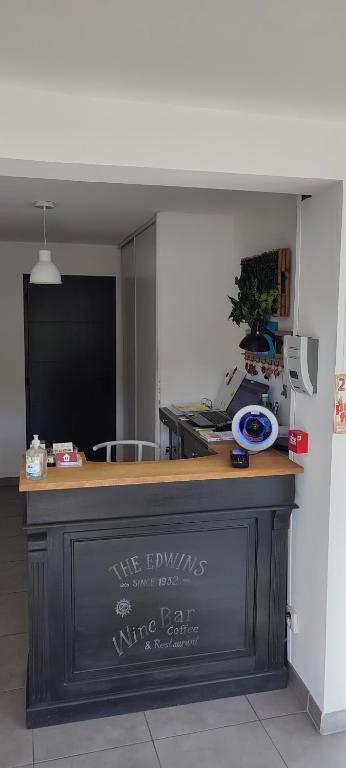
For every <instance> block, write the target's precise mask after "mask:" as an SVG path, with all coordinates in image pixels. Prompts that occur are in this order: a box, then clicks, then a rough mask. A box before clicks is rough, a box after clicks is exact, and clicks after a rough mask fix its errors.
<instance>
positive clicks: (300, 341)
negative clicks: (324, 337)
mask: <svg viewBox="0 0 346 768" xmlns="http://www.w3.org/2000/svg"><path fill="white" fill-rule="evenodd" d="M284 365H285V370H286V374H287V377H288V381H289V384H290V386H291V389H293V390H294V391H295V392H301V393H303V394H305V395H314V394H315V393H316V392H317V370H318V339H312V338H310V337H309V336H284Z"/></svg>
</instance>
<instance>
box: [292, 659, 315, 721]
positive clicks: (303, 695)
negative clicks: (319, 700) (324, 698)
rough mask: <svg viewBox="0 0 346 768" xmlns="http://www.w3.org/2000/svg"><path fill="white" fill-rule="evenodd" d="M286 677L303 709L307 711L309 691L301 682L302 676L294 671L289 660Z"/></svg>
mask: <svg viewBox="0 0 346 768" xmlns="http://www.w3.org/2000/svg"><path fill="white" fill-rule="evenodd" d="M288 679H289V682H290V684H291V687H292V688H293V690H294V693H295V695H296V697H297V699H298V701H299V702H300V703H301V705H302V707H303V709H305V710H306V711H307V709H308V703H309V696H310V691H309V689H308V688H307V687H306V685H305V683H303V681H302V678H301V677H300V675H298V672H296V670H295V669H294V667H292V664H290V663H289V662H288Z"/></svg>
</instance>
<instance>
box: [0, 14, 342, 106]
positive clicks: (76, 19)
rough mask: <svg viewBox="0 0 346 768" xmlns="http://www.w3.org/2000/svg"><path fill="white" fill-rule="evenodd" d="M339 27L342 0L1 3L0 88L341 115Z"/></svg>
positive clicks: (340, 34) (340, 44)
mask: <svg viewBox="0 0 346 768" xmlns="http://www.w3.org/2000/svg"><path fill="white" fill-rule="evenodd" d="M345 28H346V2H345V0H328V1H327V0H286V1H285V0H58V1H57V2H47V0H1V4H0V84H5V85H13V86H18V87H19V86H20V87H30V88H35V89H41V88H43V89H48V90H58V91H65V92H73V93H75V92H82V93H85V94H93V95H96V96H107V97H108V96H110V97H112V98H114V97H120V98H129V99H140V100H154V101H162V102H171V103H181V104H189V105H204V106H213V107H220V108H230V109H237V110H244V111H255V112H270V113H276V114H278V113H280V114H281V113H286V114H294V115H304V116H308V117H321V118H323V119H326V118H327V119H334V118H337V119H339V118H340V119H345V118H346V89H345V73H346V46H345ZM42 119H43V120H44V105H43V109H42Z"/></svg>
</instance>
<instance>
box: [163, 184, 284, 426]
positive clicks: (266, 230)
mask: <svg viewBox="0 0 346 768" xmlns="http://www.w3.org/2000/svg"><path fill="white" fill-rule="evenodd" d="M157 219H158V221H157V249H158V256H157V264H158V328H159V382H160V401H161V403H162V404H165V405H170V403H172V402H184V401H185V402H189V401H190V402H192V401H195V400H196V398H197V401H198V400H199V399H200V398H202V397H209V398H211V399H213V398H214V397H215V395H216V392H217V389H218V387H219V385H220V381H221V377H222V375H223V372H224V371H225V370H227V368H228V367H230V366H231V365H235V364H238V365H239V366H242V367H244V359H243V357H242V356H241V354H240V350H239V341H240V340H241V338H242V337H243V336H244V334H245V326H243V327H242V328H240V329H239V328H237V326H235V325H234V324H233V323H232V322H231V321H229V320H228V319H227V318H228V315H229V313H230V309H231V305H230V302H229V300H228V298H227V296H228V295H237V288H236V286H235V283H234V279H235V277H236V275H239V273H240V261H241V259H242V258H244V257H246V256H252V255H255V254H256V253H261V252H263V251H266V250H270V249H272V248H278V247H280V246H282V247H290V248H291V249H292V253H293V265H292V269H293V276H292V289H293V287H294V253H295V241H296V198H295V197H294V196H288V195H287V196H286V195H270V194H249V195H246V196H243V198H242V199H241V200H239V202H235V203H234V204H233V205H232V208H231V210H230V214H229V215H228V216H226V215H221V216H220V215H214V214H213V215H204V214H203V215H202V214H181V213H159V214H158V217H157ZM292 294H293V290H292ZM293 300H294V297H293V295H292V306H293ZM292 322H293V318H292V317H290V318H282V319H281V320H280V327H286V328H290V327H292ZM261 378H262V379H263V377H262V376H261V374H260V375H259V377H258V379H259V380H260V379H261ZM270 385H271V387H273V395H274V396H275V399H278V400H279V401H280V407H281V414H280V417H281V421H282V423H289V401H285V400H284V399H283V398H281V397H280V393H281V390H282V379H281V378H280V379H278V380H277V382H275V383H274V377H272V379H271V380H270Z"/></svg>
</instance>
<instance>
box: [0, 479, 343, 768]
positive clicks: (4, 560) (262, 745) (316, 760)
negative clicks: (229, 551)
mask: <svg viewBox="0 0 346 768" xmlns="http://www.w3.org/2000/svg"><path fill="white" fill-rule="evenodd" d="M21 521H22V502H21V499H20V498H19V494H18V493H17V491H16V490H15V489H14V488H8V487H7V488H5V487H0V768H19V766H21V768H25V767H26V768H33V766H36V767H37V766H42V768H283V767H284V766H286V768H346V733H340V734H337V735H335V736H320V734H318V733H317V731H316V730H315V728H314V726H313V724H312V722H311V720H310V719H309V717H308V716H307V715H306V713H305V712H302V711H301V707H300V704H299V702H298V701H297V699H296V698H295V696H294V693H293V692H292V690H291V689H290V688H288V689H287V690H284V691H273V692H271V693H256V694H252V695H251V696H239V697H236V698H229V699H218V700H217V701H211V702H200V703H198V704H189V705H182V706H178V707H169V708H167V709H157V710H153V711H150V712H139V713H137V714H131V715H119V716H118V717H106V718H101V719H97V720H89V721H84V722H78V723H67V724H66V725H58V726H52V727H48V728H37V729H35V730H34V731H29V730H27V729H26V728H25V724H24V711H25V691H24V686H25V671H26V653H27V635H26V632H27V623H26V588H27V587H26V564H25V546H24V545H25V537H24V535H23V533H22V528H21V525H22V522H21Z"/></svg>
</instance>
